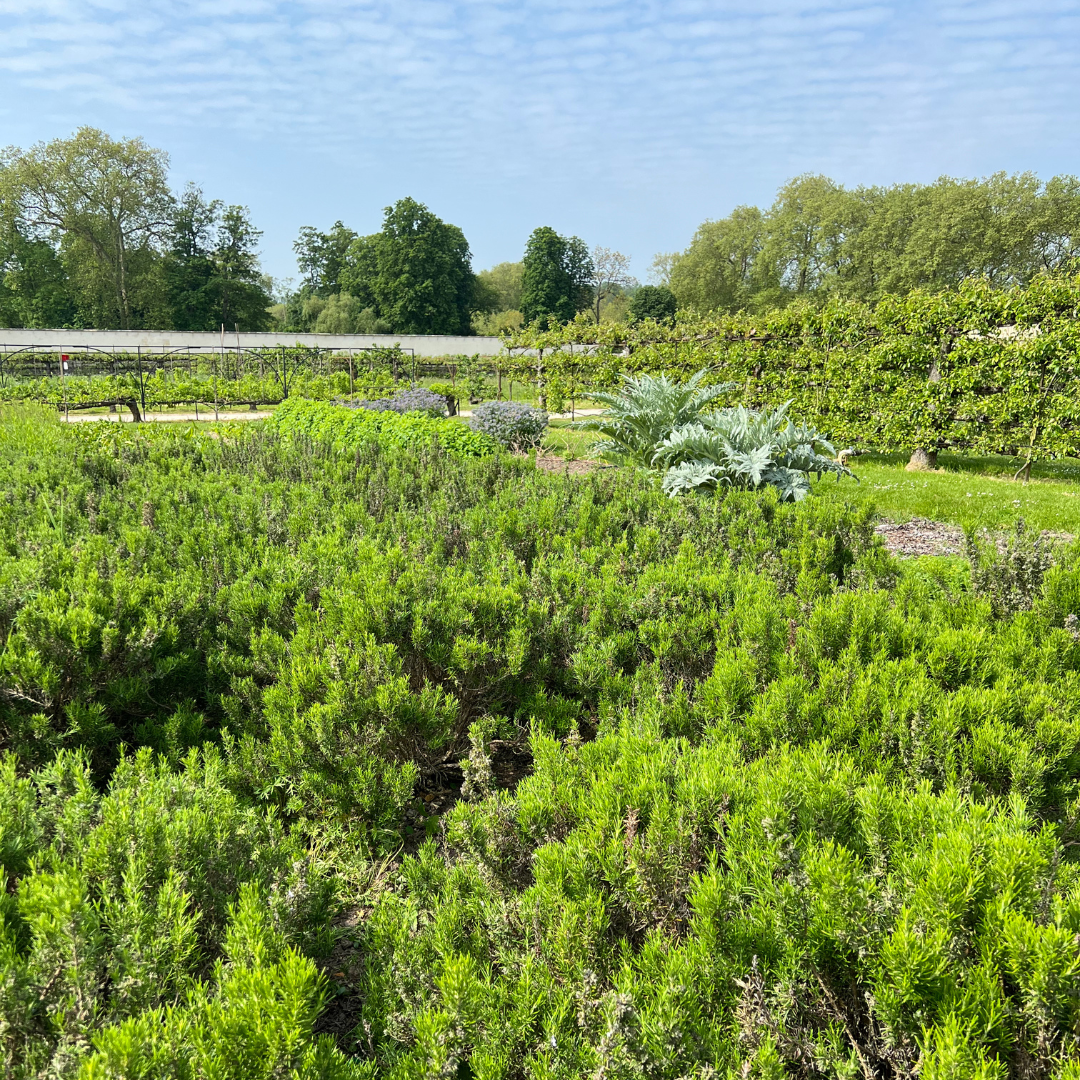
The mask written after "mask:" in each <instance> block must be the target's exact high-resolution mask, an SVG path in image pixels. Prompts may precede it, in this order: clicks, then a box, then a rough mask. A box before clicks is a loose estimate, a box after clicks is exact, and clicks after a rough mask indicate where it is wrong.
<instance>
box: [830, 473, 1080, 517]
mask: <svg viewBox="0 0 1080 1080" xmlns="http://www.w3.org/2000/svg"><path fill="white" fill-rule="evenodd" d="M906 462H907V458H906V457H903V456H900V455H885V454H866V455H864V456H862V457H860V458H857V459H855V460H854V461H852V462H851V468H852V471H853V472H854V473H855V475H856V476H857V477H858V478H859V483H858V484H856V483H854V482H853V481H851V480H846V479H845V480H841V481H840V483H839V484H838V483H837V482H836V481H835V479H831V478H829V479H823V480H821V481H819V482H815V483H814V490H815V492H816V493H818V494H819V495H821V496H823V497H825V498H833V499H835V498H840V499H845V500H849V501H852V502H872V503H873V504H874V505H875V506H876V507H877V509H878V511H879V513H880V514H881V515H882V516H883V517H887V518H891V519H892V520H894V521H907V520H909V519H910V518H913V517H925V518H930V519H931V520H934V521H949V522H953V523H955V524H957V525H960V526H961V527H963V528H965V529H980V528H988V529H1001V528H1007V527H1008V526H1010V525H1012V523H1013V522H1015V521H1016V519H1017V518H1018V517H1022V518H1024V520H1025V521H1027V523H1028V524H1029V525H1031V526H1032V527H1033V528H1037V529H1044V530H1049V531H1051V532H1065V533H1073V534H1080V461H1076V460H1075V459H1066V460H1064V461H1057V462H1046V463H1044V464H1040V465H1036V466H1034V468H1033V470H1032V480H1031V481H1030V482H1029V483H1026V484H1025V483H1023V482H1022V481H1019V480H1013V479H1012V475H1013V473H1014V472H1015V470H1016V467H1017V463H1016V462H1015V461H1014V459H1012V458H1005V457H964V456H961V455H957V454H942V455H941V457H940V458H939V465H940V468H939V469H938V470H937V471H935V472H925V473H917V472H916V473H912V472H907V471H905V469H904V465H905V464H906Z"/></svg>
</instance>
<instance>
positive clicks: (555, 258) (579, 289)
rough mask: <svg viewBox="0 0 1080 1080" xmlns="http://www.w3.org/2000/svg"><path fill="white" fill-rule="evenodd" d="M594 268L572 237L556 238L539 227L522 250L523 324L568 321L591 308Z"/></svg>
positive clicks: (543, 227) (579, 243)
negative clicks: (546, 320)
mask: <svg viewBox="0 0 1080 1080" xmlns="http://www.w3.org/2000/svg"><path fill="white" fill-rule="evenodd" d="M593 277H594V267H593V264H592V258H591V256H590V255H589V250H588V248H587V247H586V246H585V244H584V242H583V241H581V240H579V239H578V238H577V237H576V236H571V237H565V236H560V235H559V234H558V233H557V232H556V231H555V230H554V229H552V228H550V227H549V226H546V225H543V226H541V227H540V228H538V229H535V230H533V234H532V235H531V236H530V237H529V242H528V244H527V245H526V248H525V259H524V265H523V270H522V282H521V313H522V315H523V316H524V318H525V322H527V323H532V322H535V321H536V320H537V319H546V318H548V317H549V316H551V315H554V316H555V318H556V319H558V320H559V321H560V322H569V321H570V320H571V319H572V318H573V317H574V316H575V315H576V314H577V313H578V312H579V311H584V310H585V309H587V308H589V307H591V306H592V282H593Z"/></svg>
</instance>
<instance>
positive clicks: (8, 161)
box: [0, 127, 271, 330]
mask: <svg viewBox="0 0 1080 1080" xmlns="http://www.w3.org/2000/svg"><path fill="white" fill-rule="evenodd" d="M168 164H169V160H168V155H167V154H165V153H164V152H163V151H161V150H156V149H154V148H152V147H149V146H147V145H146V143H145V142H143V140H142V139H121V140H116V139H111V138H109V136H107V135H106V134H104V133H103V132H101V131H97V130H96V129H94V128H88V127H84V128H80V129H79V131H77V132H76V133H75V135H74V136H72V138H70V139H54V140H53V141H51V142H48V143H39V144H37V145H36V146H33V147H31V148H30V149H29V150H26V151H21V150H17V149H11V150H9V151H6V152H5V153H4V155H3V156H2V157H0V326H24V327H73V328H83V327H89V328H96V329H103V330H138V329H157V330H216V329H218V327H219V326H221V325H225V326H227V327H228V328H229V329H230V330H232V329H233V328H234V327H239V328H240V329H241V330H263V329H265V328H266V327H267V326H268V325H269V322H270V316H269V313H268V310H267V309H268V307H269V305H270V303H271V297H270V294H269V291H268V284H269V283H268V281H267V279H266V278H264V277H263V276H262V274H261V273H260V270H259V263H258V254H257V246H258V241H259V237H260V236H261V235H262V234H261V232H260V231H259V230H258V229H256V228H255V227H254V225H253V224H252V222H251V217H250V213H249V211H248V209H247V207H245V206H236V205H231V206H230V205H226V204H225V203H223V202H222V201H221V200H220V199H210V200H207V198H206V197H205V196H204V194H203V192H202V191H201V189H199V188H198V187H197V186H195V185H193V184H189V185H188V186H187V187H186V188H185V189H184V191H183V192H182V193H180V194H179V195H177V194H174V193H173V192H172V191H171V190H170V188H169V184H168V178H167V173H168Z"/></svg>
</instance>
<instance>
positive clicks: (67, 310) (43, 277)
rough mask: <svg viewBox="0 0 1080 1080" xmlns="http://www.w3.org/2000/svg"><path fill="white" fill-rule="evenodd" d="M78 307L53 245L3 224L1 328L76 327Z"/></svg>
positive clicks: (0, 223) (0, 234)
mask: <svg viewBox="0 0 1080 1080" xmlns="http://www.w3.org/2000/svg"><path fill="white" fill-rule="evenodd" d="M77 321H78V306H77V303H76V299H75V295H74V292H73V287H72V284H71V281H70V279H69V278H68V274H67V270H66V269H65V267H64V264H63V261H62V260H61V258H60V256H59V254H58V253H57V251H56V249H55V248H54V247H53V245H52V244H50V243H48V242H47V241H45V240H28V239H27V238H26V237H25V236H23V235H22V233H21V232H20V231H19V230H18V229H17V228H16V227H15V226H14V225H13V224H11V223H10V222H9V223H8V224H7V225H6V226H5V224H4V223H3V221H2V220H0V326H26V327H49V326H57V327H59V326H73V325H75V324H76V323H77Z"/></svg>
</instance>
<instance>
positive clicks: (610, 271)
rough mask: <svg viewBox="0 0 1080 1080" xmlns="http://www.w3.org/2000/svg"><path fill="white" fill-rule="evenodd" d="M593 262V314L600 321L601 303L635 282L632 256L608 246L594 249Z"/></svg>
mask: <svg viewBox="0 0 1080 1080" xmlns="http://www.w3.org/2000/svg"><path fill="white" fill-rule="evenodd" d="M592 264H593V280H592V288H593V315H594V317H595V318H596V322H597V325H599V323H600V305H601V304H602V303H603V301H604V300H605V299H607V297H609V296H610V295H611V294H612V293H613V292H615V291H617V290H621V289H625V288H626V287H627V286H628V285H632V284H633V283H634V278H633V275H632V274H631V273H630V257H629V256H628V255H623V254H622V252H620V251H612V250H611V249H610V248H606V247H599V246H597V247H594V248H593V249H592Z"/></svg>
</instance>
